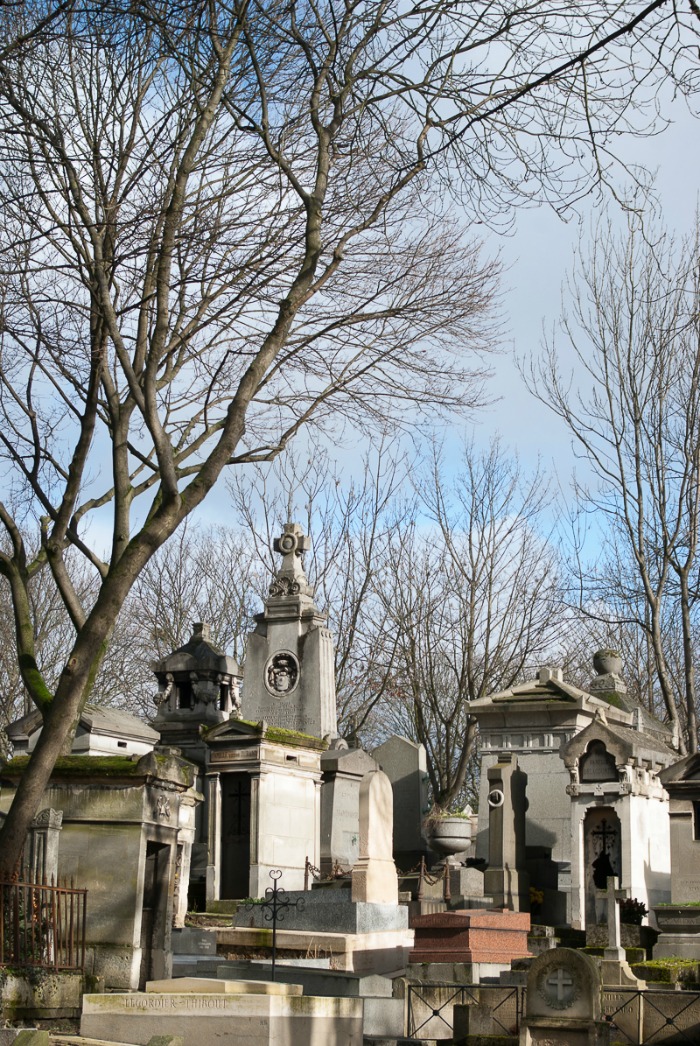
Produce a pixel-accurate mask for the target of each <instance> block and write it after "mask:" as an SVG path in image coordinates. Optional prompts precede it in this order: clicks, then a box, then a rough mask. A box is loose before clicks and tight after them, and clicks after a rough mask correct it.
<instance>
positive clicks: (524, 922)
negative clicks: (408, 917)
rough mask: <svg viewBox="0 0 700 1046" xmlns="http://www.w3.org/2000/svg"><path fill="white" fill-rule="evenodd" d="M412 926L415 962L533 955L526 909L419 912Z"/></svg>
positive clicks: (495, 959)
mask: <svg viewBox="0 0 700 1046" xmlns="http://www.w3.org/2000/svg"><path fill="white" fill-rule="evenodd" d="M413 929H414V932H415V935H416V944H415V947H414V949H413V951H412V952H411V954H410V956H409V961H410V962H412V963H418V962H467V963H475V962H477V963H501V962H510V960H511V959H520V958H523V957H524V956H527V955H529V954H530V952H529V950H528V945H527V935H528V931H529V929H530V916H529V915H528V914H527V913H526V912H510V911H505V910H501V909H495V910H491V911H483V910H481V909H468V910H466V911H456V912H441V913H437V914H435V915H419V916H417V917H416V918H415V920H414V926H413Z"/></svg>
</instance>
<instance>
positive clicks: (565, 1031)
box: [520, 948, 610, 1046]
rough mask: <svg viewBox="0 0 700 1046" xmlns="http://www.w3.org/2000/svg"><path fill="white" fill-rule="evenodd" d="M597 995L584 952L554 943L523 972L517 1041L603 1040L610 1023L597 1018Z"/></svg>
mask: <svg viewBox="0 0 700 1046" xmlns="http://www.w3.org/2000/svg"><path fill="white" fill-rule="evenodd" d="M601 995H602V986H601V980H600V975H599V973H598V970H597V968H596V965H595V963H594V961H593V960H592V959H591V958H590V957H589V956H588V955H586V954H584V953H583V952H580V951H574V950H572V949H569V948H555V949H554V950H553V951H550V952H545V953H544V954H543V955H540V956H538V957H537V958H536V959H535V960H534V961H533V963H532V965H531V967H530V970H529V973H528V978H527V1004H526V1015H525V1018H524V1019H523V1022H522V1027H521V1031H520V1046H607V1044H609V1042H610V1025H609V1024H608V1023H607V1022H606V1021H605V1020H602V1019H601Z"/></svg>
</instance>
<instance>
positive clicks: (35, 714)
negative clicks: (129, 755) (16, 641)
mask: <svg viewBox="0 0 700 1046" xmlns="http://www.w3.org/2000/svg"><path fill="white" fill-rule="evenodd" d="M41 727H42V718H41V712H39V710H38V709H34V710H33V711H32V712H29V713H28V714H27V715H25V716H22V718H21V719H16V720H15V722H14V723H10V725H9V726H8V728H7V736H8V737H9V739H10V741H11V742H12V744H13V745H14V746H15V747H16V748H17V747H20V748H21V747H22V744H23V743H26V742H27V741H28V739H29V738H30V737H31V735H32V734H33V733H35V731H36V730H40V729H41ZM86 733H89V734H100V735H105V736H109V737H119V738H126V739H128V740H132V741H143V742H146V743H148V744H150V745H155V744H157V743H158V738H159V735H158V731H157V730H154V729H153V727H151V726H149V725H148V724H147V723H144V722H143V720H141V719H139V718H138V717H137V716H135V715H132V714H131V712H124V711H122V710H121V709H118V708H106V707H103V706H102V705H92V704H89V705H86V706H85V708H84V709H83V711H82V713H81V716H80V720H79V722H78V729H77V731H76V736H79V735H80V734H86Z"/></svg>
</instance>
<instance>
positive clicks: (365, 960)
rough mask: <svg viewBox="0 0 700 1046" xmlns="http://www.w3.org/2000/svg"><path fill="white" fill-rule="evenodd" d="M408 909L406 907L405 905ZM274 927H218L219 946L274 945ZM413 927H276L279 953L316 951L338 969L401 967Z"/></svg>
mask: <svg viewBox="0 0 700 1046" xmlns="http://www.w3.org/2000/svg"><path fill="white" fill-rule="evenodd" d="M404 910H405V909H404ZM271 937H272V930H262V929H260V930H255V929H248V930H246V929H242V928H240V929H239V928H238V927H236V928H234V929H232V930H219V931H217V940H218V943H219V949H220V951H221V952H222V953H227V954H228V955H237V954H240V955H246V954H247V953H248V950H249V949H255V951H256V952H257V953H259V952H260V950H261V949H263V948H269V947H271V943H272V941H271ZM413 943H414V938H413V930H409V929H408V928H406V929H402V930H386V931H377V932H375V933H319V932H316V931H314V930H279V929H278V930H277V955H278V957H281V956H284V954H285V952H291V953H292V954H294V955H300V954H301V955H315V956H320V957H328V958H331V959H332V960H333V967H334V969H336V970H354V971H356V972H357V973H392V972H393V971H395V970H401V969H403V967H404V966H405V965H406V962H407V961H408V954H409V952H410V950H411V948H412V947H413Z"/></svg>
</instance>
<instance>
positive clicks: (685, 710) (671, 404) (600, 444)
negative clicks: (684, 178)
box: [531, 217, 700, 751]
mask: <svg viewBox="0 0 700 1046" xmlns="http://www.w3.org/2000/svg"><path fill="white" fill-rule="evenodd" d="M698 245H699V244H698V233H697V231H696V233H695V234H694V237H691V238H690V239H689V240H686V241H684V242H683V243H681V244H674V242H673V240H672V239H671V237H669V236H668V235H666V234H665V233H660V232H659V231H658V230H652V229H651V228H645V227H644V225H643V223H641V222H640V221H639V219H638V218H637V217H632V218H631V219H630V223H629V228H628V232H627V235H626V236H625V237H622V238H620V237H615V235H614V234H613V233H612V231H611V230H610V229H609V228H604V229H602V230H601V231H600V232H599V234H598V235H597V236H596V238H595V247H594V250H593V253H592V255H591V258H590V263H589V264H588V265H587V266H586V267H585V268H583V270H582V271H581V272H579V273H577V276H576V280H575V282H574V287H575V290H574V291H573V305H572V310H571V314H570V315H566V316H565V317H564V319H563V323H562V332H563V336H564V340H565V343H566V345H567V348H569V347H570V348H571V349H573V353H574V358H575V361H576V365H577V370H578V373H577V386H578V388H579V389H585V390H586V391H585V393H584V392H580V391H575V390H574V388H573V387H572V381H571V378H570V377H568V376H566V375H565V374H563V373H562V368H561V364H560V362H559V354H558V343H556V342H553V343H552V344H551V345H550V346H549V348H548V351H547V354H546V356H545V357H544V359H543V360H542V362H541V364H540V366H539V370H538V372H537V373H536V374H535V375H534V380H533V382H532V386H531V387H532V388H533V391H534V393H535V395H538V396H540V398H541V399H542V401H543V402H544V403H545V404H547V405H548V406H549V407H550V408H551V409H552V410H554V411H555V412H556V413H557V414H558V415H559V416H560V417H561V418H562V419H563V421H564V422H565V424H566V425H567V427H568V429H569V431H570V432H571V434H572V436H573V439H574V441H575V444H576V446H578V448H579V451H580V453H581V455H582V457H583V458H584V459H585V460H586V462H587V463H588V464H589V465H590V472H591V473H592V475H593V478H592V479H591V480H590V482H588V483H585V484H584V483H583V482H579V483H578V485H577V494H578V497H579V499H580V500H581V503H582V504H583V506H584V511H586V512H587V513H588V514H589V516H591V514H593V515H592V518H594V519H596V520H597V521H599V522H600V521H602V523H601V525H600V530H599V531H598V532H597V533H596V534H594V536H593V538H592V539H589V541H590V544H593V545H594V547H595V545H596V543H597V541H600V542H601V544H602V550H601V551H596V553H595V559H594V560H593V561H592V562H591V561H590V557H589V558H585V556H584V558H582V559H580V561H579V570H578V575H579V579H580V584H581V599H582V603H583V605H584V607H586V606H587V607H588V609H589V612H591V610H590V608H591V606H593V607H595V606H598V607H602V608H604V609H603V611H602V612H603V614H604V615H607V616H608V617H611V616H612V617H614V618H616V620H617V621H618V622H619V623H620V624H634V626H635V627H637V628H638V629H639V630H640V631H641V632H642V633H643V634H644V635H645V636H646V637H647V640H648V644H649V652H650V654H651V655H652V657H653V662H654V666H655V677H656V684H657V686H658V690H659V692H660V695H661V699H662V706H663V709H664V710H665V714H666V716H667V718H668V719H669V720H670V721H671V722H672V723H673V724H674V726H675V727H676V728H678V729H679V732H680V733H681V734H683V733H684V734H685V737H686V740H687V747H688V750H690V751H695V750H696V748H697V739H698V738H697V693H696V683H695V654H694V649H695V644H694V638H695V632H696V630H697V627H698V622H697V609H698V607H697V594H698V584H699V583H700V573H699V570H700V563H699V561H698V527H699V525H700V309H699V306H700V273H699V272H698V268H697V252H698ZM581 375H583V378H581ZM542 390H546V392H543V391H542ZM590 544H589V548H590ZM678 636H680V637H681V643H680V645H679V644H678V642H677V641H676V637H678ZM674 662H675V664H674ZM679 668H680V671H679ZM650 696H651V700H649V697H650ZM647 699H648V701H647V703H650V704H652V705H653V695H647Z"/></svg>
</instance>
